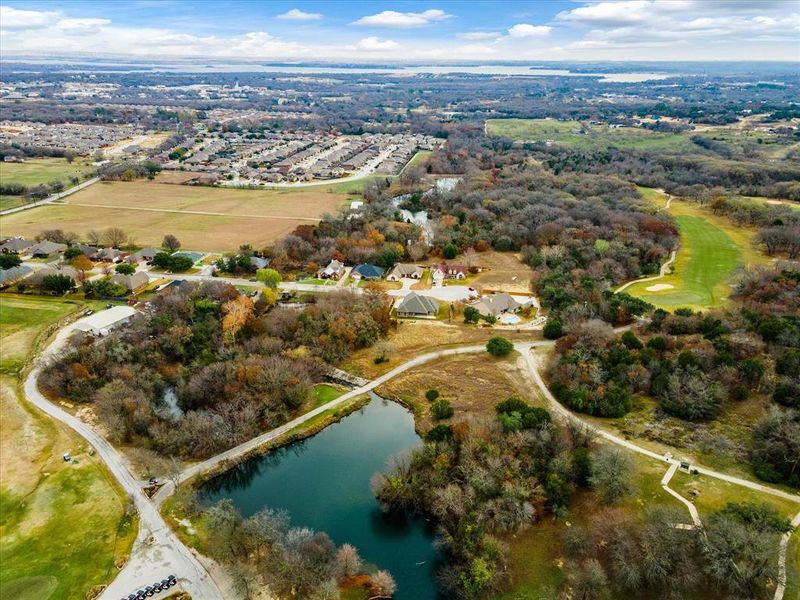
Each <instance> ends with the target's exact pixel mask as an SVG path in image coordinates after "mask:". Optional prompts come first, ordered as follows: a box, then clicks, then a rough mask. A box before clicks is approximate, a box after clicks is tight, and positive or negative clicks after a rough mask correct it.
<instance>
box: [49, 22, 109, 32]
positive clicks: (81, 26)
mask: <svg viewBox="0 0 800 600" xmlns="http://www.w3.org/2000/svg"><path fill="white" fill-rule="evenodd" d="M110 24H111V20H110V19H61V20H60V21H59V22H58V23H57V24H56V27H58V28H59V29H60V30H61V31H63V32H64V33H66V34H72V35H89V34H93V33H97V32H98V31H99V30H100V28H101V27H104V26H106V25H110Z"/></svg>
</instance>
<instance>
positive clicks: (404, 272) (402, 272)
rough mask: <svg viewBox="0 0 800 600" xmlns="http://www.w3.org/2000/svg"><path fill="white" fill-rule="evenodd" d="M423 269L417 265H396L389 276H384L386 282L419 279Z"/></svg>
mask: <svg viewBox="0 0 800 600" xmlns="http://www.w3.org/2000/svg"><path fill="white" fill-rule="evenodd" d="M424 272H425V269H423V268H422V267H418V266H417V265H411V264H408V263H397V264H396V265H395V266H394V267H392V270H391V271H389V274H388V275H387V276H386V281H400V280H401V279H403V278H409V279H420V278H421V277H422V274H423V273H424Z"/></svg>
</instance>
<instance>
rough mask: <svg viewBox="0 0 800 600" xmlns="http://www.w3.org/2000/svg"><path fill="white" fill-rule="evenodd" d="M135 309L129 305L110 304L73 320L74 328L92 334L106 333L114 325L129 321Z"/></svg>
mask: <svg viewBox="0 0 800 600" xmlns="http://www.w3.org/2000/svg"><path fill="white" fill-rule="evenodd" d="M135 314H136V310H135V309H134V308H132V307H130V306H112V307H111V308H108V309H106V310H101V311H100V312H96V313H94V314H93V315H89V316H88V317H84V318H82V319H80V320H78V321H76V322H75V328H76V329H78V330H80V331H83V332H86V333H91V334H92V335H108V332H109V331H110V330H111V329H113V328H114V327H118V326H119V325H122V324H123V323H127V322H128V321H130V319H131V317H133V315H135Z"/></svg>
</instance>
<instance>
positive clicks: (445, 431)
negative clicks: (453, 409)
mask: <svg viewBox="0 0 800 600" xmlns="http://www.w3.org/2000/svg"><path fill="white" fill-rule="evenodd" d="M452 439H453V428H452V427H450V425H445V424H443V423H442V424H439V425H437V426H436V427H434V428H433V429H431V430H430V431H429V432H428V433H426V434H425V441H428V442H447V441H449V440H452Z"/></svg>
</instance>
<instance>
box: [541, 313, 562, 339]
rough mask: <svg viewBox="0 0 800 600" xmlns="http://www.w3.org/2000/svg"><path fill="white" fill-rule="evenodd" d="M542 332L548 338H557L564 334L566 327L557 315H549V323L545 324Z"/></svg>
mask: <svg viewBox="0 0 800 600" xmlns="http://www.w3.org/2000/svg"><path fill="white" fill-rule="evenodd" d="M542 333H544V337H546V338H547V339H548V340H557V339H558V338H560V337H562V336H563V335H564V327H563V326H562V325H561V321H559V320H558V319H556V318H555V317H549V318H548V319H547V323H545V324H544V329H543V330H542Z"/></svg>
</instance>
